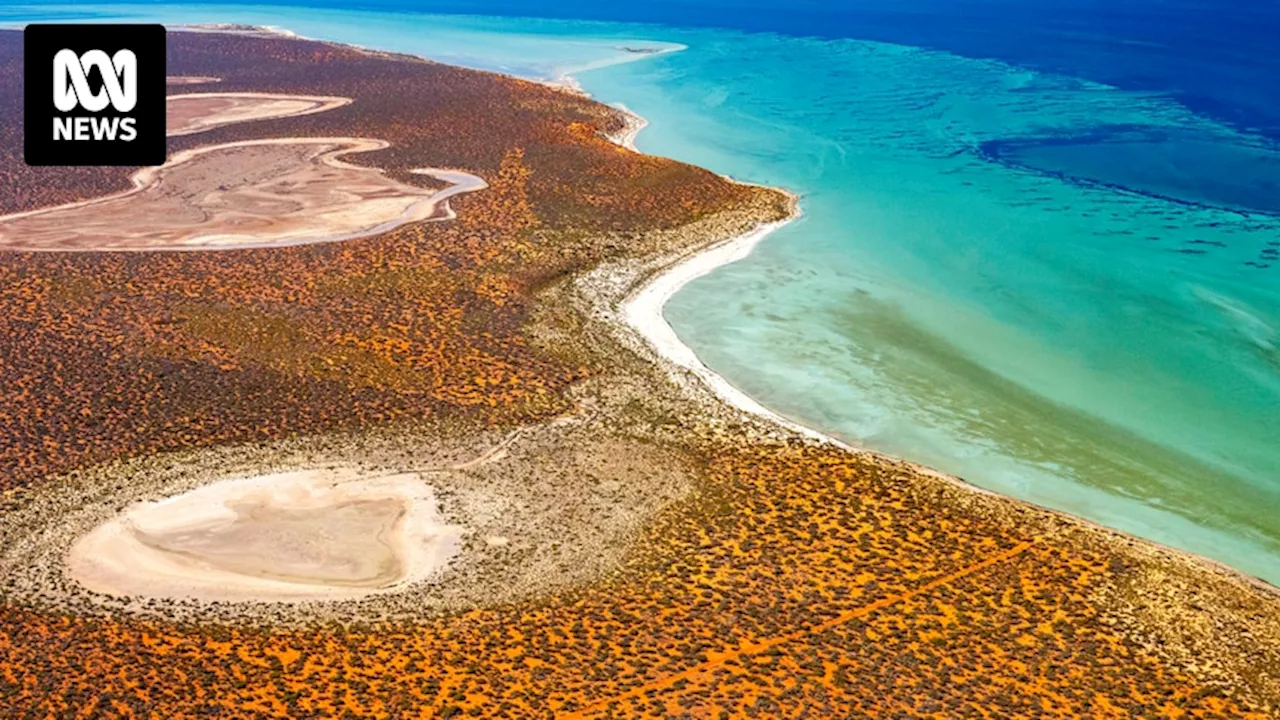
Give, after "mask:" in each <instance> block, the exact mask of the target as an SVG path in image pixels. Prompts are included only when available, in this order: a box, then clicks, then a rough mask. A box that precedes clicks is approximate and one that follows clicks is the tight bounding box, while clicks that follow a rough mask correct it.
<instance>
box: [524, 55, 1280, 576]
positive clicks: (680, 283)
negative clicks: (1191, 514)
mask: <svg viewBox="0 0 1280 720" xmlns="http://www.w3.org/2000/svg"><path fill="white" fill-rule="evenodd" d="M566 79H568V80H572V78H568V76H566ZM549 84H551V85H553V86H555V87H559V88H560V89H561V90H563V91H565V92H571V93H578V94H584V95H586V96H588V97H590V94H589V93H586V92H585V91H583V90H582V89H581V86H580V85H579V84H578V83H577V82H576V81H573V82H572V84H566V83H561V82H553V83H549ZM610 107H612V108H614V109H615V110H618V111H619V112H621V113H622V114H623V115H624V117H625V118H626V126H625V127H624V129H623V130H622V131H621V132H619V133H617V134H615V135H613V136H609V137H608V138H607V139H609V140H610V141H611V142H614V143H616V144H618V145H620V146H622V147H624V148H627V149H628V150H631V151H633V152H640V151H639V150H638V149H637V148H636V145H635V141H636V138H637V136H638V135H639V134H640V131H642V130H643V129H644V128H645V127H647V126H648V125H649V121H648V120H647V119H646V118H644V117H643V116H641V115H639V114H637V113H636V112H635V111H633V110H631V109H630V108H629V107H627V106H626V105H624V104H623V103H621V102H618V103H613V104H611V105H610ZM722 177H724V178H725V179H726V180H728V181H730V182H733V183H736V184H739V185H747V186H751V187H760V188H766V189H769V190H773V191H776V192H780V193H783V194H785V195H786V196H787V197H788V198H790V201H791V215H790V216H789V217H787V218H785V219H783V220H778V221H772V222H765V223H761V224H759V225H757V226H756V227H754V228H752V229H751V230H750V231H749V232H746V233H744V234H741V235H738V236H735V237H731V238H728V239H724V240H720V241H717V242H712V243H710V244H707V245H704V246H701V247H693V248H690V249H688V250H686V251H684V252H681V253H679V254H677V255H675V256H672V257H668V258H664V259H660V260H658V261H657V262H656V263H654V264H653V265H652V266H651V267H650V268H649V270H648V272H646V273H644V274H643V275H642V279H640V280H639V281H638V282H636V283H635V284H634V285H632V286H631V287H630V288H629V289H628V290H627V291H626V294H625V296H624V299H623V300H622V301H621V302H619V303H618V308H617V309H618V314H617V317H615V318H614V321H615V322H618V323H620V324H622V325H624V326H625V327H626V328H627V329H629V330H630V331H631V332H633V333H634V334H635V335H637V336H639V338H640V339H641V340H642V341H643V342H644V344H645V345H646V346H647V347H648V348H649V349H651V350H652V351H653V353H654V355H655V356H656V358H657V359H658V360H659V361H660V362H661V363H663V364H666V365H667V366H668V367H667V370H668V371H672V370H675V371H680V370H683V371H687V372H689V373H691V374H692V375H693V376H694V377H696V378H698V380H699V381H700V382H701V383H702V384H703V385H704V386H705V387H706V388H707V389H708V390H710V391H711V393H712V394H714V395H715V396H716V397H717V398H718V399H719V400H720V401H722V402H724V403H726V404H727V405H729V406H730V407H732V408H734V409H735V410H738V411H740V412H743V413H746V414H747V415H750V416H752V417H754V418H756V419H758V420H763V421H765V422H768V423H771V424H773V425H776V426H779V427H781V428H784V429H786V430H790V431H792V432H794V433H797V434H799V435H802V436H804V437H806V438H809V439H811V440H815V441H817V442H820V443H825V444H829V445H833V446H835V447H838V448H840V449H842V450H845V451H847V452H853V453H861V454H868V455H872V456H875V457H879V458H883V459H886V460H889V461H892V462H897V463H904V464H906V465H909V466H910V467H911V468H912V469H913V470H915V471H916V472H918V473H921V474H923V475H928V476H930V477H934V478H937V479H939V480H942V481H944V482H946V483H948V484H951V485H954V486H956V487H960V488H963V489H964V490H966V491H968V492H972V493H976V494H980V495H987V496H993V497H998V498H1001V499H1004V500H1007V501H1010V502H1015V503H1021V504H1024V505H1026V506H1028V507H1032V508H1035V509H1037V510H1040V511H1043V512H1046V513H1050V514H1053V515H1056V516H1060V517H1065V518H1068V519H1069V520H1071V521H1072V522H1076V523H1079V524H1080V525H1082V526H1084V527H1086V528H1089V529H1091V530H1093V531H1095V532H1100V533H1102V534H1105V535H1108V536H1111V537H1113V538H1118V539H1120V540H1122V541H1125V542H1138V543H1144V544H1147V545H1149V546H1150V547H1152V548H1154V549H1156V550H1158V551H1160V552H1164V553H1170V554H1172V555H1174V556H1176V557H1178V558H1179V559H1181V560H1183V561H1185V562H1189V563H1192V564H1195V565H1201V566H1204V567H1207V568H1210V569H1213V570H1216V571H1218V572H1222V573H1224V574H1227V575H1229V576H1232V577H1235V578H1237V579H1239V580H1241V581H1244V582H1246V583H1248V584H1249V585H1251V586H1254V587H1257V588H1259V589H1261V590H1263V591H1265V592H1267V593H1269V594H1272V595H1275V596H1277V597H1280V586H1277V585H1273V584H1271V583H1269V582H1267V581H1266V580H1264V579H1263V578H1261V577H1258V576H1256V575H1251V574H1249V573H1247V572H1245V571H1243V570H1240V569H1239V568H1236V567H1233V566H1231V565H1228V564H1227V563H1225V562H1222V561H1220V560H1216V559H1214V558H1211V557H1208V556H1206V555H1201V554H1199V553H1196V552H1193V551H1190V550H1184V549H1182V548H1177V547H1174V546H1172V545H1166V544H1164V543H1161V542H1158V541H1156V540H1152V539H1150V538H1146V537H1142V536H1140V535H1135V534H1132V533H1129V532H1126V531H1124V530H1120V529H1119V528H1114V527H1111V526H1109V525H1105V524H1103V523H1100V522H1097V521H1095V520H1092V519H1090V518H1088V517H1085V516H1083V515H1079V514H1077V513H1073V512H1070V511H1068V510H1060V509H1057V508H1052V507H1048V506H1046V505H1041V504H1039V503H1036V502H1033V501H1030V500H1024V499H1022V498H1018V497H1014V496H1012V495H1005V494H1003V493H1000V492H997V491H995V490H990V489H988V488H985V487H982V486H980V485H976V484H974V483H972V482H969V481H968V480H965V479H964V478H962V477H959V476H958V475H953V474H951V473H947V472H944V471H942V470H938V469H936V468H933V467H930V466H928V465H924V464H921V463H918V462H915V461H913V460H910V459H908V458H902V457H897V456H894V455H890V454H887V453H883V452H880V451H878V450H873V449H870V448H861V447H856V446H854V445H851V444H849V443H847V442H845V441H843V440H840V439H839V438H836V437H834V436H832V435H829V434H827V433H824V432H822V431H821V430H818V429H816V428H813V427H811V426H809V425H805V424H804V423H802V422H799V421H797V420H794V419H792V418H789V417H786V416H784V415H782V414H780V413H778V412H776V411H774V410H772V409H770V408H769V407H767V406H765V405H763V404H762V403H760V402H759V401H757V400H756V399H755V398H753V397H751V396H750V395H748V394H747V393H745V392H743V391H742V390H740V389H738V388H737V387H736V386H734V385H733V384H732V383H731V382H729V380H728V379H726V378H725V377H724V376H723V375H720V374H719V373H717V372H715V371H714V370H712V369H711V368H709V367H707V365H706V364H705V363H703V362H702V359H701V358H699V357H698V355H697V353H696V352H695V351H694V350H693V348H691V347H689V346H688V345H687V344H685V343H684V342H683V341H682V340H681V339H680V337H679V335H678V334H677V333H676V331H675V328H673V327H672V326H671V324H670V323H668V322H667V320H666V317H665V315H664V314H663V309H664V308H665V306H666V304H667V302H668V301H669V300H670V299H671V298H672V297H674V296H675V294H676V293H678V292H679V291H680V290H681V289H682V288H683V287H684V286H685V285H687V284H689V283H690V282H692V281H694V280H696V279H698V278H700V277H703V276H705V275H708V274H710V273H712V272H714V271H715V270H717V269H718V268H720V267H722V266H725V265H729V264H732V263H735V262H738V261H739V260H743V259H745V258H746V257H748V256H749V255H750V254H751V253H752V252H753V251H754V250H755V248H756V246H758V245H759V244H760V243H761V242H763V241H764V240H765V239H766V238H767V237H768V236H769V235H770V234H772V233H773V232H774V231H776V230H778V229H779V228H782V227H784V226H786V225H788V224H790V223H791V222H794V221H795V220H797V219H799V218H801V217H803V215H804V211H803V208H802V207H801V206H800V196H799V195H798V194H796V193H794V192H792V191H790V190H787V189H786V188H782V187H776V186H772V185H767V184H764V183H754V182H748V181H743V180H738V179H736V178H733V177H730V176H728V175H722Z"/></svg>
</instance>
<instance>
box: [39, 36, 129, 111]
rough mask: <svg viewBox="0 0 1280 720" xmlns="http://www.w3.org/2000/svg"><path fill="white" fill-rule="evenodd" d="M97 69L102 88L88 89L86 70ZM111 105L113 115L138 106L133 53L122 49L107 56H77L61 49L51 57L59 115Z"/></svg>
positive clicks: (93, 52) (93, 53)
mask: <svg viewBox="0 0 1280 720" xmlns="http://www.w3.org/2000/svg"><path fill="white" fill-rule="evenodd" d="M95 67H96V68H98V72H99V73H100V74H101V75H102V89H101V90H99V91H98V92H97V93H93V92H90V90H89V70H90V69H91V68H95ZM108 102H110V104H111V106H112V107H113V108H115V110H116V112H129V111H130V110H132V109H133V106H134V105H136V104H137V103H138V58H137V57H135V56H134V54H133V51H132V50H121V51H119V52H117V53H116V54H115V55H114V56H111V57H108V56H107V54H106V53H105V52H103V51H101V50H90V51H88V52H86V53H85V54H83V55H77V54H76V53H75V51H74V50H60V51H58V54H56V55H54V56H53V104H54V106H55V107H57V108H58V110H60V111H62V112H71V111H72V110H75V109H76V106H77V105H79V106H80V107H82V108H84V109H85V110H87V111H89V112H98V111H100V110H103V109H105V108H106V107H107V103H108Z"/></svg>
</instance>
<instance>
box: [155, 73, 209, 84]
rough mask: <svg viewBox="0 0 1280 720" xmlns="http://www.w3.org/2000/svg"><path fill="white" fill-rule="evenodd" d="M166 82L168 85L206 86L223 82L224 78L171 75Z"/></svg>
mask: <svg viewBox="0 0 1280 720" xmlns="http://www.w3.org/2000/svg"><path fill="white" fill-rule="evenodd" d="M164 82H165V84H166V85H206V84H208V83H217V82H222V78H220V77H212V76H209V75H170V76H169V77H167V78H165V79H164Z"/></svg>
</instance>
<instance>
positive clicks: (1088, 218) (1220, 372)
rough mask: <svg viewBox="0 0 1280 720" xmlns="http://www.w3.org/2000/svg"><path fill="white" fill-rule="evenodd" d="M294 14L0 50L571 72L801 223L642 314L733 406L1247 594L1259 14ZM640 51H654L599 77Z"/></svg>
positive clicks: (1255, 541)
mask: <svg viewBox="0 0 1280 720" xmlns="http://www.w3.org/2000/svg"><path fill="white" fill-rule="evenodd" d="M327 3H328V0H307V2H306V4H305V5H289V6H271V5H259V6H213V5H193V4H190V5H180V6H161V5H147V6H143V9H142V10H141V11H139V9H138V8H137V7H136V6H135V7H133V8H125V7H124V6H114V5H113V6H99V7H96V8H84V7H81V8H75V9H72V10H70V11H68V10H66V9H54V8H51V7H50V6H47V5H45V6H39V7H35V8H32V7H28V8H22V9H16V10H11V11H9V13H8V14H7V15H6V12H5V10H4V9H3V8H0V21H2V20H3V19H4V18H5V17H9V18H12V19H20V18H21V19H26V18H39V19H54V18H70V17H76V16H78V14H79V15H86V16H89V17H95V16H96V17H100V18H107V17H117V16H119V17H131V18H137V19H150V20H152V21H154V20H161V21H164V22H252V23H264V24H274V25H280V26H282V27H286V28H290V29H293V30H297V31H298V32H301V33H303V34H304V35H308V36H312V37H318V38H324V39H332V40H339V41H345V42H354V43H358V44H362V45H367V46H370V47H379V48H385V49H389V50H398V51H404V52H412V53H418V54H422V55H426V56H429V57H434V58H437V59H440V60H444V61H447V62H455V63H458V64H464V65H471V66H475V67H482V68H486V69H494V70H500V71H504V72H510V73H515V74H520V75H527V76H539V77H560V76H562V75H564V74H566V73H568V74H572V75H573V76H575V77H577V78H578V79H579V80H580V81H581V84H582V85H583V87H584V88H585V89H586V90H588V91H589V92H591V93H592V94H594V95H595V96H596V97H598V98H600V99H601V100H603V101H606V102H623V103H625V104H626V105H628V106H629V107H631V108H633V109H634V110H636V111H637V112H639V113H640V114H642V115H644V116H645V117H647V118H648V119H649V120H650V121H651V125H650V126H649V128H648V129H647V130H646V131H645V132H644V133H643V134H642V135H641V136H640V138H639V140H638V145H639V147H640V149H641V150H643V151H645V152H651V153H656V154H662V155H667V156H670V157H675V158H678V159H681V160H685V161H689V162H693V163H696V164H699V165H702V166H704V167H708V168H711V169H713V170H716V171H719V172H723V173H728V174H730V175H733V176H734V177H739V178H742V179H746V180H751V181H756V182H761V183H767V184H772V185H781V186H785V187H787V188H790V189H792V190H794V191H796V192H798V193H799V194H800V195H801V196H802V205H803V207H804V209H805V211H806V213H807V214H806V216H805V218H803V219H802V220H801V221H799V222H797V223H794V224H792V225H790V226H788V227H786V228H784V229H783V230H780V231H779V232H778V233H777V234H776V235H774V236H771V237H770V239H769V240H768V241H766V242H765V243H763V244H762V245H761V246H760V247H759V248H758V249H757V250H756V251H755V253H753V254H752V255H751V256H750V257H748V258H747V259H745V260H742V261H740V262H738V263H735V264H733V265H729V266H726V267H724V268H722V269H720V270H717V271H716V272H714V273H712V274H710V275H708V276H706V277H704V278H700V279H699V280H696V281H694V282H693V283H691V284H690V285H688V286H687V287H686V288H685V289H683V290H682V291H680V292H679V293H677V294H676V295H675V297H673V298H672V300H671V302H670V303H669V304H668V306H667V308H666V316H667V318H668V320H669V321H670V322H671V323H672V326H673V327H674V328H675V329H676V331H677V332H678V333H679V335H680V337H681V338H682V339H683V340H684V341H685V342H686V343H687V344H688V345H689V346H690V347H691V348H693V349H694V351H696V352H697V354H698V356H699V357H700V358H701V359H702V360H703V361H704V362H705V363H706V364H707V365H708V366H710V367H711V368H712V369H713V370H715V371H717V372H719V373H720V374H721V375H723V376H724V377H725V378H727V379H728V380H729V381H730V382H731V383H733V384H734V385H735V386H737V387H738V388H740V389H742V390H743V391H745V392H747V393H748V394H750V395H751V396H753V397H754V398H756V399H757V400H759V401H761V402H762V403H763V404H765V405H767V406H769V407H770V408H772V409H775V410H777V411H779V412H781V413H783V414H786V415H788V416H790V417H792V418H795V419H797V420H799V421H801V422H804V423H806V424H809V425H812V426H814V427H818V428H820V429H822V430H824V431H827V432H830V433H832V434H835V435H838V436H840V437H842V438H845V439H847V440H850V441H851V442H855V443H860V444H863V445H866V446H868V447H872V448H874V449H878V450H883V451H885V452H889V453H891V454H894V455H898V456H902V457H906V458H909V459H912V460H917V461H920V462H924V463H926V464H929V465H932V466H934V467H937V468H939V469H941V470H944V471H947V472H952V473H955V474H958V475H960V476H962V477H964V478H966V479H967V480H970V481H972V482H974V483H977V484H979V485H983V486H985V487H989V488H992V489H995V490H998V491H1000V492H1003V493H1007V494H1010V495H1013V496H1016V497H1021V498H1025V499H1028V500H1031V501H1034V502H1038V503H1041V504H1043V505H1047V506H1050V507H1055V508H1060V509H1064V510H1068V511H1070V512H1074V513H1077V514H1079V515H1083V516H1085V517H1089V518H1091V519H1093V520H1096V521H1098V522H1101V523H1103V524H1106V525H1110V526H1112V527H1116V528H1120V529H1123V530H1126V531H1129V532H1132V533H1135V534H1138V535H1142V536H1145V537H1149V538H1152V539H1155V540H1158V541H1161V542H1164V543H1167V544H1171V545H1175V546H1178V547H1182V548H1185V549H1189V550H1193V551H1195V552H1199V553H1202V554H1205V555H1209V556H1211V557H1214V558H1217V559H1219V560H1222V561H1224V562H1227V563H1229V564H1232V565H1234V566H1235V567H1238V568H1241V569H1243V570H1246V571H1248V572H1251V573H1254V574H1257V575H1259V576H1262V577H1265V578H1267V579H1269V580H1271V581H1272V582H1280V513H1276V512H1275V509H1277V508H1280V412H1278V411H1277V408H1278V407H1280V214H1277V213H1276V209H1277V205H1278V203H1277V198H1276V192H1275V189H1276V188H1277V187H1280V175H1278V173H1277V165H1278V159H1280V154H1278V153H1277V151H1276V137H1277V128H1280V121H1278V120H1280V110H1277V105H1278V102H1277V93H1278V92H1280V90H1278V89H1277V87H1276V83H1275V78H1276V77H1280V72H1277V65H1278V64H1280V61H1278V56H1280V52H1277V50H1275V49H1273V48H1271V47H1269V45H1268V43H1269V42H1270V41H1271V40H1272V39H1273V38H1274V37H1276V36H1278V35H1280V33H1277V32H1276V27H1277V18H1276V15H1277V13H1276V6H1275V5H1274V4H1270V5H1268V4H1263V3H1257V2H1253V3H1233V4H1228V5H1210V4H1207V3H1186V2H1183V3H1163V4H1157V3H1148V2H1142V3H1137V2H1124V1H1123V0H1122V1H1121V2H1113V3H1105V4H1104V3H1098V2H1085V3H1079V4H1071V5H1068V4H1065V3H1059V2H1052V3H1043V2H1042V3H1035V4H1032V3H1010V2H999V3H974V2H953V3H945V4H944V3H940V2H934V1H929V2H909V3H898V4H896V5H894V6H892V9H879V8H875V7H872V6H871V5H869V4H853V5H847V4H846V5H840V6H838V7H839V9H838V10H836V9H832V7H829V6H824V5H820V4H816V3H812V2H809V3H805V2H801V3H800V4H799V5H798V6H797V5H796V4H794V3H793V4H792V5H791V6H789V7H788V8H787V9H786V10H785V11H784V10H781V9H778V8H776V7H774V6H772V5H765V4H764V3H756V4H754V5H753V4H749V3H744V2H742V1H741V0H738V1H737V2H733V3H728V2H723V1H721V2H715V1H714V0H713V1H711V2H701V3H697V4H696V5H694V4H692V3H684V4H677V3H671V2H667V3H662V2H659V3H657V4H647V5H644V6H637V7H632V8H624V9H620V8H616V7H609V6H605V5H604V4H599V5H587V4H585V3H577V2H569V3H556V4H551V3H545V4H532V3H521V4H515V3H505V4H504V3H495V2H483V3H480V2H470V3H462V2H453V3H432V4H423V5H413V6H407V5H386V4H383V5H376V6H373V9H371V10H356V9H350V8H351V6H350V5H347V4H345V3H344V4H342V5H341V6H339V5H338V4H336V3H335V4H331V5H330V6H329V7H325V5H326V4H327ZM797 7H798V9H796V8H797ZM339 8H340V9H339ZM406 8H411V9H412V10H413V11H414V12H404V10H405V9H406ZM417 11H437V12H439V11H454V12H457V11H466V12H475V13H515V14H519V15H542V16H547V15H570V16H576V17H589V18H597V19H600V18H603V19H609V20H613V19H636V20H645V21H649V22H652V23H656V24H650V25H635V24H621V23H613V22H607V23H596V22H583V21H579V20H573V21H558V20H539V19H530V18H511V17H490V16H484V17H480V16H469V17H461V16H456V15H455V16H439V15H424V14H422V13H421V12H417ZM726 27H728V28H729V29H725V28H726ZM735 28H736V29H735ZM765 30H768V31H770V32H764V31H765ZM663 41H667V42H673V43H679V44H681V45H683V46H686V49H685V50H684V51H682V52H674V53H666V54H663V55H661V56H650V57H645V58H642V59H641V58H637V57H636V56H635V55H634V54H633V53H626V52H625V51H623V50H621V48H623V47H626V46H629V45H631V44H633V43H634V42H653V43H656V42H663ZM890 43H891V44H890ZM624 60H626V61H630V62H622V61H624Z"/></svg>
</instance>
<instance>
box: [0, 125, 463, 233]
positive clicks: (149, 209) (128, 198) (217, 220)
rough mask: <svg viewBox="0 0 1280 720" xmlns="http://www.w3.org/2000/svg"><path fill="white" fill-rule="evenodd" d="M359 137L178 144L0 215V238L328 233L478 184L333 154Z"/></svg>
mask: <svg viewBox="0 0 1280 720" xmlns="http://www.w3.org/2000/svg"><path fill="white" fill-rule="evenodd" d="M387 146H388V144H387V143H386V142H385V141H382V140H370V139H366V138H350V137H339V138H281V139H271V140H251V141H244V142H236V143H226V144H222V145H212V146H207V147H200V148H195V149H192V150H184V151H182V152H179V153H175V154H174V155H173V156H172V157H170V158H169V160H168V162H166V163H165V164H164V165H162V166H159V167H148V168H142V169H141V170H139V171H137V172H136V173H134V175H133V177H132V182H133V185H134V187H133V189H131V190H127V191H125V192H122V193H117V194H115V195H109V196H106V197H102V198H95V199H93V200H86V201H81V202H76V203H69V204H66V205H60V206H57V207H53V208H46V209H40V210H32V211H27V212H21V213H14V214H11V215H7V216H3V217H0V249H10V250H35V251H100V250H216V249H238V248H252V247H280V246H287V245H300V244H308V243H320V242H335V241H340V240H350V239H354V238H359V237H366V236H370V235H377V234H380V233H384V232H387V231H389V230H392V229H394V228H396V227H398V226H400V225H402V224H404V223H410V222H421V221H425V220H446V219H449V218H452V217H454V215H453V212H452V210H451V209H450V208H449V207H448V204H447V202H446V201H447V200H448V199H449V198H451V197H453V196H455V195H458V194H461V193H466V192H473V191H476V190H480V189H483V188H485V187H487V186H486V185H485V182H484V181H483V180H482V179H480V178H479V177H476V176H475V175H471V174H469V173H465V172H462V171H457V170H438V169H434V168H430V169H421V170H415V171H414V172H417V173H420V174H427V175H431V176H433V177H436V178H437V179H439V180H443V181H445V182H447V183H450V185H449V186H448V187H446V188H444V189H442V190H431V189H427V188H421V187H417V186H414V185H409V184H407V183H404V182H400V181H399V180H395V179H393V178H390V177H388V176H387V175H385V174H384V173H383V172H382V171H381V170H378V169H376V168H369V167H363V166H358V165H352V164H350V163H346V162H343V161H342V160H341V158H342V156H345V155H347V154H350V153H356V152H367V151H370V150H381V149H383V148H386V147H387Z"/></svg>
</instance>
